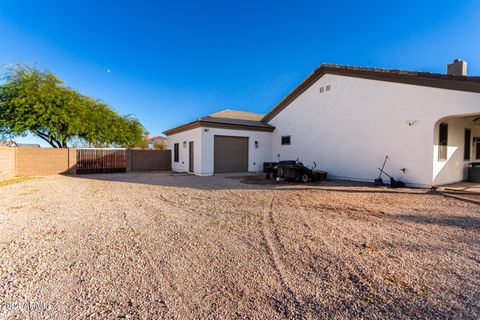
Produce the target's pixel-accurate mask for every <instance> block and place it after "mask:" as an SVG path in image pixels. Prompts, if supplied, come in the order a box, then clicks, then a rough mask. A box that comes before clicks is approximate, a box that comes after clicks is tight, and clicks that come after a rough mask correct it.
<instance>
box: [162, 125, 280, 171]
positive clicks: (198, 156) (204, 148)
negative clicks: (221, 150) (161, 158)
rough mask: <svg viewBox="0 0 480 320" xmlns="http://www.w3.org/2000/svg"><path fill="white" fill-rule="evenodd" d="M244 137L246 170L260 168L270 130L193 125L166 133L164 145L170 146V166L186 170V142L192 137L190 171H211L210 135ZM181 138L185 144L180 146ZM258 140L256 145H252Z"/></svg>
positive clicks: (267, 149) (268, 145) (265, 158)
mask: <svg viewBox="0 0 480 320" xmlns="http://www.w3.org/2000/svg"><path fill="white" fill-rule="evenodd" d="M215 135H221V136H235V137H248V138H249V139H248V171H252V172H258V171H262V170H263V163H264V162H266V161H270V158H271V154H272V146H271V133H270V132H261V131H248V130H231V129H219V128H195V129H192V130H188V131H184V132H180V133H178V134H174V135H171V136H169V137H168V148H169V149H170V150H172V170H173V171H179V172H188V164H189V163H188V161H189V160H188V143H189V142H190V141H194V173H195V174H196V175H200V176H211V175H213V173H214V172H213V168H214V161H213V160H214V159H213V155H214V152H213V151H214V136H215ZM184 141H185V142H186V143H185V146H186V147H185V148H184ZM255 141H257V142H258V148H256V147H255ZM175 143H179V161H178V162H175V161H174V147H173V145H174V144H175Z"/></svg>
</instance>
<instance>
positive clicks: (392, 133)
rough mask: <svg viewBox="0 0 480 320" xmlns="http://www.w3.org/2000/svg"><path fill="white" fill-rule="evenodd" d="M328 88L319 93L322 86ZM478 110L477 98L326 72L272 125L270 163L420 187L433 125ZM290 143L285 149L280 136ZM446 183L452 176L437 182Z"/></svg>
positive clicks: (429, 167)
mask: <svg viewBox="0 0 480 320" xmlns="http://www.w3.org/2000/svg"><path fill="white" fill-rule="evenodd" d="M327 85H330V86H331V90H330V91H325V92H323V93H320V87H324V88H325V87H326V86H327ZM475 113H480V94H478V93H471V92H461V91H454V90H446V89H437V88H430V87H422V86H415V85H407V84H400V83H393V82H384V81H375V80H368V79H361V78H354V77H347V76H338V75H330V74H327V75H325V76H323V77H322V78H320V79H319V80H318V81H317V82H316V83H315V84H314V85H312V86H311V87H310V88H309V89H307V90H306V91H305V92H304V93H303V94H302V95H300V96H299V97H298V98H297V99H296V100H294V101H293V102H292V103H291V104H290V105H289V106H287V107H286V108H285V109H284V110H283V111H282V112H280V113H279V114H278V115H277V116H275V117H274V118H273V119H272V120H271V121H270V122H269V123H270V124H271V125H273V126H275V128H276V129H275V131H274V132H273V134H272V160H273V161H278V160H291V159H293V160H294V159H296V158H297V157H298V158H300V159H301V160H302V161H303V162H304V163H305V164H307V165H311V164H312V162H313V161H315V162H317V165H318V167H319V168H321V169H324V170H327V171H328V172H329V174H330V176H333V177H337V178H343V179H353V180H364V181H372V180H373V179H374V178H375V177H377V176H378V169H377V167H379V166H381V164H382V162H383V159H384V158H385V156H386V155H388V156H389V160H388V162H387V165H386V167H385V169H386V171H387V172H389V173H391V174H392V175H393V176H395V177H400V176H402V175H403V174H402V172H401V171H400V169H402V168H405V169H406V174H405V177H404V181H405V182H407V183H410V184H413V185H417V186H424V187H429V186H432V184H433V176H434V160H433V159H434V149H435V147H434V144H435V135H434V133H435V129H434V128H435V124H436V123H437V121H438V120H439V119H442V118H445V117H448V116H452V115H468V114H475ZM287 135H290V136H291V142H292V144H291V145H283V146H282V145H281V137H282V136H287ZM437 180H438V181H436V183H438V184H441V183H444V181H447V180H450V178H448V179H445V180H444V179H441V178H440V179H437Z"/></svg>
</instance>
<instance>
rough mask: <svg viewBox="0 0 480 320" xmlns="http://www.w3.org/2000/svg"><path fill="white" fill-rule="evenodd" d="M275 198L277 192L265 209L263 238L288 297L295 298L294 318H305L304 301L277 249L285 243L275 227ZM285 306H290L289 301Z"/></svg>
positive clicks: (288, 314)
mask: <svg viewBox="0 0 480 320" xmlns="http://www.w3.org/2000/svg"><path fill="white" fill-rule="evenodd" d="M275 200H276V196H275V194H273V196H272V199H271V201H270V205H269V206H268V209H267V210H265V213H264V215H263V220H262V233H263V238H264V240H265V244H266V247H267V249H268V254H269V257H270V260H271V262H272V265H273V268H274V269H275V271H276V272H277V274H278V277H279V279H280V284H281V286H282V287H283V289H284V290H285V291H286V292H287V297H288V298H289V299H291V300H293V308H294V312H293V318H294V319H303V318H304V314H305V310H304V308H303V305H302V303H301V302H300V300H299V299H298V295H297V294H296V293H295V291H294V290H293V287H292V285H291V281H290V279H289V276H288V274H287V270H286V267H285V265H284V264H283V262H282V260H281V254H280V252H279V250H278V249H277V247H280V248H282V247H283V245H282V244H281V243H280V236H279V234H278V231H277V230H276V228H275V220H274V218H273V205H274V203H275ZM284 307H287V308H288V303H287V305H286V306H284ZM285 313H286V314H285V315H286V316H288V317H290V316H291V315H290V310H288V309H287V310H286V312H285Z"/></svg>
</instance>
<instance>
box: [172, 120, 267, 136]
mask: <svg viewBox="0 0 480 320" xmlns="http://www.w3.org/2000/svg"><path fill="white" fill-rule="evenodd" d="M200 127H206V128H219V129H230V130H248V131H264V132H272V131H273V130H274V129H275V127H273V126H271V125H268V126H253V125H247V124H233V123H219V122H211V121H206V120H195V121H192V122H189V123H186V124H184V125H181V126H178V127H175V128H172V129H169V130H167V131H164V132H163V134H165V135H166V136H171V135H174V134H177V133H181V132H184V131H188V130H192V129H196V128H200Z"/></svg>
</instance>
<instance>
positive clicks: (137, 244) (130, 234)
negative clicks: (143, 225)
mask: <svg viewBox="0 0 480 320" xmlns="http://www.w3.org/2000/svg"><path fill="white" fill-rule="evenodd" d="M118 209H119V210H120V211H121V213H122V218H123V221H124V222H125V226H126V228H128V230H129V231H130V232H127V235H128V238H129V239H130V240H131V241H132V242H133V243H134V246H135V247H137V248H139V250H138V252H140V254H141V256H142V257H143V259H144V260H145V261H146V262H147V263H148V266H149V269H151V270H150V272H149V273H150V274H152V273H153V275H154V277H155V279H156V280H157V281H158V283H163V284H166V285H167V286H168V287H169V292H170V293H171V292H175V291H176V290H175V288H174V287H173V286H172V284H171V282H170V281H168V280H167V279H165V278H164V277H162V276H161V274H160V273H159V272H158V267H157V266H156V264H155V260H154V259H153V257H152V255H151V254H150V253H149V250H148V248H147V247H146V246H144V245H143V244H142V243H141V241H139V240H138V239H136V236H135V234H136V233H140V232H141V231H137V230H136V229H135V228H134V227H133V226H132V224H131V223H130V220H129V217H128V215H127V210H125V208H123V210H122V208H120V207H119V208H118ZM132 209H134V208H132ZM129 212H135V211H132V210H129ZM169 295H170V294H165V292H159V296H160V297H161V299H162V300H161V301H163V302H164V303H162V304H161V307H162V308H163V309H164V310H163V311H164V312H162V313H163V316H167V315H170V316H173V314H172V310H171V309H170V307H169V303H168V300H170V299H171V298H172V297H168V296H169ZM167 298H170V299H167ZM174 300H176V299H175V298H174Z"/></svg>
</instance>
